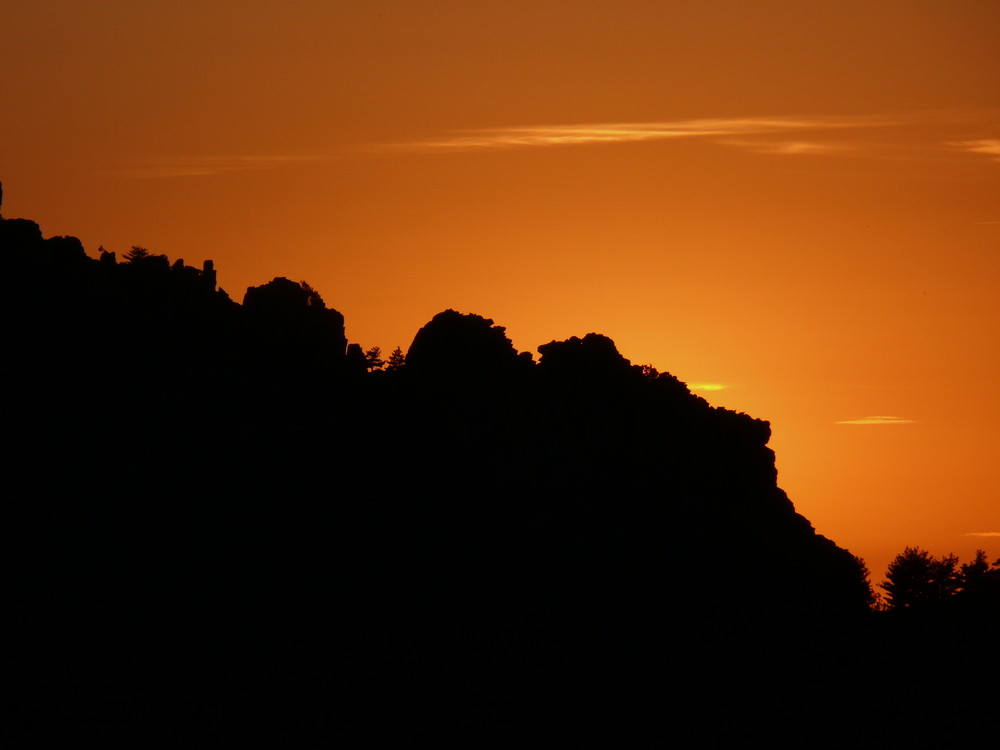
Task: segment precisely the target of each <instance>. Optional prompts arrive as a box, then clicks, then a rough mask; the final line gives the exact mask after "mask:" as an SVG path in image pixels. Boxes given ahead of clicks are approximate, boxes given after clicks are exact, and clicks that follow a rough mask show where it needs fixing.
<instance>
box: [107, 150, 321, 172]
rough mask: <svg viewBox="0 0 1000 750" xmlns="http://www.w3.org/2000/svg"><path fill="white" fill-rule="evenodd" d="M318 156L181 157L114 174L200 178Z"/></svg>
mask: <svg viewBox="0 0 1000 750" xmlns="http://www.w3.org/2000/svg"><path fill="white" fill-rule="evenodd" d="M323 158H324V157H320V156H295V155H287V154H285V155H273V156H246V155H244V156H182V157H175V158H169V159H161V160H158V161H155V162H151V163H149V164H145V165H142V166H138V167H131V168H127V169H121V170H118V171H117V172H116V173H117V174H119V175H121V176H123V177H135V178H157V177H204V176H207V175H218V174H226V173H229V172H248V171H260V170H266V169H277V168H279V167H284V166H289V165H292V164H303V163H307V162H314V161H321V160H322V159H323Z"/></svg>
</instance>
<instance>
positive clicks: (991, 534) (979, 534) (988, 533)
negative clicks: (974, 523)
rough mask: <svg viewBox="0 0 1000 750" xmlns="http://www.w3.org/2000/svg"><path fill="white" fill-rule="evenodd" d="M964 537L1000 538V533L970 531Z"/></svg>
mask: <svg viewBox="0 0 1000 750" xmlns="http://www.w3.org/2000/svg"><path fill="white" fill-rule="evenodd" d="M962 536H1000V531H970V532H969V533H968V534H962Z"/></svg>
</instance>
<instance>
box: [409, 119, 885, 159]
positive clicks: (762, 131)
mask: <svg viewBox="0 0 1000 750" xmlns="http://www.w3.org/2000/svg"><path fill="white" fill-rule="evenodd" d="M890 124H892V121H890V120H888V119H887V118H883V117H733V118H718V119H703V120H678V121H673V122H640V123H592V124H579V125H536V126H527V127H510V128H486V129H482V130H474V131H470V132H466V133H463V134H456V135H454V136H451V137H447V138H441V139H439V140H431V141H418V142H414V143H403V144H397V145H396V146H392V147H390V148H395V149H401V150H405V151H426V152H447V151H473V150H478V149H509V148H529V147H539V146H567V145H583V144H598V143H631V142H640V141H656V140H670V139H676V138H713V137H720V136H732V135H768V134H775V133H788V132H797V131H812V130H830V129H842V128H861V127H876V126H882V125H890ZM783 145H784V149H783V150H779V151H776V153H793V152H794V149H795V148H796V147H798V148H799V149H800V150H799V151H798V152H799V153H804V152H805V151H804V150H803V149H808V148H810V147H812V148H816V145H814V144H807V143H804V142H786V143H785V144H783ZM779 148H781V146H779ZM788 149H791V150H788Z"/></svg>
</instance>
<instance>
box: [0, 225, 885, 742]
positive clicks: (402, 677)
mask: <svg viewBox="0 0 1000 750" xmlns="http://www.w3.org/2000/svg"><path fill="white" fill-rule="evenodd" d="M0 264H2V267H3V274H4V275H3V278H4V288H5V293H4V294H3V295H2V300H0V308H2V309H0V315H2V320H3V321H4V324H3V325H4V328H3V337H4V342H5V344H4V347H5V354H6V357H5V360H6V363H7V364H6V365H5V377H6V380H7V386H6V389H5V399H4V405H3V409H4V423H5V426H6V428H7V432H8V434H9V435H10V436H11V445H10V447H9V448H8V449H7V451H6V463H7V467H6V472H5V474H6V477H7V487H8V493H7V495H8V500H7V503H6V505H7V507H8V516H9V523H7V524H5V533H6V534H7V535H8V537H9V538H8V542H7V544H6V545H5V549H6V550H7V551H8V553H9V557H8V559H9V562H8V564H7V565H5V566H4V577H5V581H6V583H5V590H6V592H7V602H8V606H9V607H10V609H9V611H10V612H12V613H13V618H12V625H13V635H12V636H11V637H12V640H11V643H12V644H14V646H13V647H12V648H10V649H8V651H7V653H6V654H5V655H4V664H3V667H4V671H5V673H6V674H7V675H8V676H9V678H8V680H7V686H8V690H9V700H8V701H7V702H6V706H7V708H6V711H7V716H6V718H5V721H4V726H5V727H6V729H5V730H4V731H6V732H8V733H9V734H10V735H11V737H15V738H18V739H19V741H20V740H21V739H22V738H31V741H35V742H38V743H39V744H44V743H45V742H55V743H57V744H58V743H60V742H65V741H67V740H68V738H79V737H81V736H85V735H93V736H97V737H101V738H103V739H104V740H105V741H106V742H118V741H121V742H125V741H132V742H134V743H136V744H140V745H148V744H150V742H153V743H154V744H156V743H160V742H162V743H163V744H166V745H174V746H177V747H201V746H205V747H209V746H211V747H214V746H230V745H232V744H235V743H238V742H242V741H247V740H248V739H250V738H252V739H261V738H265V737H266V738H268V740H269V741H272V742H275V743H279V742H280V743H290V744H289V746H311V745H312V744H320V745H324V746H325V744H326V743H328V742H329V741H332V739H333V738H336V737H338V736H343V735H344V734H345V733H348V732H354V731H359V730H364V731H365V732H367V733H368V734H369V736H371V737H381V736H383V735H384V736H385V737H387V738H388V737H392V738H395V739H397V740H404V741H408V740H412V741H415V740H416V739H418V738H424V739H429V740H432V739H435V738H437V739H438V740H440V739H441V738H457V737H465V738H466V739H467V740H468V741H470V742H476V741H477V740H483V739H486V738H489V739H493V738H496V739H502V738H507V739H508V740H511V741H513V738H516V737H518V736H520V735H522V734H523V733H524V732H526V731H528V728H529V727H532V728H533V731H536V732H541V733H544V734H548V735H549V736H550V738H558V736H560V735H561V736H562V737H563V738H566V737H567V736H568V735H572V734H575V733H577V732H579V733H581V734H583V735H589V734H592V733H597V732H609V733H611V734H612V735H617V734H619V733H621V732H623V731H625V730H624V729H623V722H624V723H625V724H627V726H628V727H630V728H631V729H630V731H638V729H639V728H640V727H643V726H645V725H647V724H649V725H651V726H652V725H656V726H659V727H660V729H661V731H662V730H663V727H664V726H665V724H670V725H671V726H673V727H674V728H675V731H676V732H677V733H682V732H683V731H688V730H689V729H691V728H692V727H694V726H695V725H698V726H700V727H701V728H700V729H699V731H700V732H701V733H702V737H703V738H704V739H706V742H708V743H709V744H711V743H712V742H715V741H718V742H720V743H723V744H728V743H729V742H731V741H735V740H736V739H738V738H739V737H740V736H742V734H741V733H742V732H744V729H745V727H746V726H747V725H746V724H745V722H751V725H752V726H754V727H756V730H754V731H755V734H756V735H759V736H760V737H762V738H765V739H769V740H771V741H773V742H777V743H779V744H780V743H782V742H784V741H785V740H788V738H789V737H791V736H798V735H796V732H803V731H811V730H810V729H809V727H811V726H812V722H815V721H818V720H819V718H818V717H819V713H817V712H818V711H819V709H818V708H817V706H819V705H825V704H826V703H828V702H829V701H832V700H834V698H837V699H838V700H839V699H840V691H841V690H842V689H843V688H844V687H845V686H846V684H847V683H848V682H849V681H850V680H852V679H854V678H853V676H852V672H851V670H852V669H854V668H858V667H860V661H861V658H860V656H859V655H858V654H857V653H856V652H855V653H852V648H853V647H854V646H855V645H857V643H858V640H857V639H858V638H860V634H861V633H862V632H863V629H864V628H865V627H867V625H865V623H866V622H867V618H866V615H867V611H868V597H869V595H870V590H869V587H868V584H867V581H866V573H865V572H864V571H863V570H862V568H861V566H860V565H859V564H858V561H857V560H856V559H855V558H854V557H853V556H852V555H851V554H850V553H849V552H847V551H846V550H844V549H842V548H840V547H838V546H837V545H836V544H834V543H833V542H831V541H830V540H828V539H826V538H824V537H822V536H819V535H817V534H816V533H815V532H814V531H813V529H812V527H811V526H810V524H809V522H808V521H807V520H806V519H805V518H803V517H802V516H801V515H798V514H797V513H796V512H795V509H794V507H793V505H792V503H791V502H790V501H789V499H788V498H787V497H786V495H785V494H784V492H782V490H781V489H779V488H778V486H777V484H776V472H775V468H774V455H773V453H772V452H771V450H770V449H769V448H768V447H767V442H768V439H769V436H770V428H769V425H768V424H767V423H766V422H763V421H761V420H758V419H754V418H752V417H749V416H747V415H745V414H737V413H734V412H731V411H727V410H724V409H717V408H713V407H711V406H710V405H709V404H708V403H707V402H705V401H704V400H703V399H701V398H699V397H697V396H695V395H693V394H692V393H691V392H690V391H689V390H688V389H687V387H686V386H685V385H684V384H683V383H681V382H680V381H678V380H677V379H676V378H674V377H673V376H671V375H669V374H667V373H656V372H655V371H652V370H651V369H650V368H641V367H637V366H633V365H631V364H630V363H629V362H628V361H627V360H625V359H624V358H623V357H622V356H621V355H620V354H619V353H618V351H617V350H616V348H615V345H614V343H613V342H612V341H611V340H610V339H608V338H606V337H604V336H600V335H597V334H593V333H591V334H587V335H586V336H584V337H583V338H571V339H569V340H567V341H562V342H555V341H553V342H551V343H548V344H545V345H543V346H540V347H539V350H538V351H539V353H540V358H539V360H538V362H537V363H536V362H535V361H534V359H533V357H532V356H531V355H529V354H526V353H518V352H517V351H516V350H515V349H514V347H513V345H512V344H511V342H510V341H509V339H507V337H506V335H505V332H504V329H503V328H502V327H499V326H496V325H494V324H493V321H491V320H489V319H485V318H482V317H479V316H477V315H466V314H460V313H457V312H455V311H452V310H448V311H445V312H442V313H441V314H439V315H437V316H435V317H434V319H433V320H431V321H430V322H429V323H428V324H427V325H426V326H424V327H423V328H422V329H421V330H420V331H418V332H417V334H416V336H415V338H414V341H413V344H412V346H411V347H410V349H409V352H408V356H407V359H406V363H405V365H403V366H402V367H399V368H396V369H394V370H392V371H379V370H376V371H374V372H366V369H365V367H364V366H363V363H361V364H358V363H357V361H356V360H355V359H352V358H351V357H349V356H348V350H349V347H348V344H347V339H346V337H345V334H344V319H343V316H341V315H340V313H338V312H336V311H335V310H333V309H330V308H328V307H327V306H326V304H325V302H324V301H323V299H322V298H321V297H320V295H319V294H318V293H316V292H315V291H314V290H313V289H311V288H310V287H309V286H308V285H307V284H305V283H304V282H303V283H296V282H293V281H289V280H288V279H283V278H278V279H275V280H273V281H271V282H270V283H268V284H265V285H262V286H260V287H252V288H251V289H249V290H248V291H247V293H246V296H245V298H244V301H243V304H242V305H240V304H237V303H235V302H233V301H232V300H231V299H230V298H229V297H228V295H226V294H225V293H224V292H222V291H221V290H219V289H217V288H216V282H215V274H214V269H213V268H212V266H211V264H206V265H205V267H203V268H201V269H196V268H192V267H189V266H186V265H185V264H184V263H183V262H182V261H176V262H173V263H171V262H170V261H169V260H168V259H167V258H166V257H165V256H162V255H156V254H151V253H148V252H146V251H144V250H142V249H141V248H133V250H132V251H131V252H130V253H128V254H127V257H126V258H122V259H119V258H116V257H115V256H114V255H113V254H110V253H105V254H103V255H102V256H101V258H100V259H93V258H90V257H88V256H87V255H86V253H85V252H84V250H83V248H82V247H81V246H80V243H79V242H78V241H77V240H75V239H73V238H63V237H56V238H51V239H43V237H42V234H41V232H40V231H39V229H38V227H37V225H35V224H33V223H32V222H28V221H24V220H4V221H0ZM667 684H673V685H675V686H681V687H680V690H681V693H680V694H678V693H677V692H672V691H668V690H666V686H667ZM668 695H669V696H672V697H669V699H668V697H667V696H668ZM807 695H808V696H812V697H814V698H816V700H818V701H819V703H818V704H817V703H814V702H810V701H811V698H810V699H809V700H807V699H806V698H805V697H804V696H807ZM718 710H724V711H728V712H734V714H733V716H734V717H736V718H737V719H738V721H737V722H735V723H733V722H723V723H721V724H719V723H715V724H712V725H710V726H701V723H702V722H703V721H705V720H707V718H708V717H709V716H710V715H712V714H713V713H714V712H716V711H718ZM768 712H770V713H768ZM764 716H771V717H772V719H773V721H772V720H768V721H764V720H763V718H762V717H764ZM828 718H829V717H826V718H825V719H824V720H826V719H828ZM740 722H744V723H740ZM867 726H868V725H867V723H866V722H865V721H862V720H860V719H858V720H856V721H855V722H854V723H851V722H847V723H846V724H844V723H843V722H841V725H840V729H836V730H833V735H831V736H834V737H840V738H841V739H844V738H846V737H847V736H849V735H851V733H854V732H858V731H862V728H865V727H867ZM786 735H788V736H786ZM539 736H541V735H539ZM676 736H680V734H677V735H676ZM151 738H153V739H151ZM154 740H155V741H154ZM789 742H790V740H789ZM807 744H808V743H807ZM814 746H815V745H814Z"/></svg>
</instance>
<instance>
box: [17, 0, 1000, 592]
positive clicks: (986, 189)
mask: <svg viewBox="0 0 1000 750" xmlns="http://www.w3.org/2000/svg"><path fill="white" fill-rule="evenodd" d="M0 49H2V50H3V66H4V69H3V75H0V102H2V110H0V111H2V116H0V180H2V181H3V187H4V203H3V208H2V210H3V214H4V216H5V217H7V218H13V217H25V218H31V219H34V220H36V221H38V222H39V223H40V225H41V227H42V231H43V233H44V234H45V235H46V236H51V235H60V234H71V235H75V236H77V237H79V238H80V239H81V240H82V241H83V243H84V246H85V247H86V249H87V250H88V252H90V253H91V254H92V255H96V252H97V248H98V247H99V246H102V245H103V246H104V247H105V248H106V249H108V250H115V251H117V252H118V253H119V255H121V254H122V253H123V252H124V251H126V250H128V249H129V248H130V247H131V246H132V245H141V246H143V247H146V248H148V249H149V250H150V251H153V252H159V253H166V254H167V255H169V256H170V258H171V259H176V258H183V259H184V260H185V261H186V262H187V263H188V264H191V265H200V264H201V263H202V261H203V260H204V259H206V258H211V259H213V260H214V261H215V264H216V267H217V268H218V270H219V283H220V285H221V286H222V287H223V288H225V289H226V290H227V291H228V292H229V294H230V295H231V296H232V297H233V298H234V299H235V300H237V301H241V300H242V298H243V293H244V291H245V289H246V287H247V286H248V285H258V284H262V283H264V282H267V281H269V280H270V279H272V278H273V277H275V276H286V277H289V278H292V279H294V280H306V281H308V282H309V283H310V284H311V285H312V286H313V287H315V288H316V289H317V290H318V291H319V292H320V293H321V294H322V295H323V298H324V299H325V301H326V302H327V304H328V305H329V306H331V307H334V308H336V309H338V310H340V311H341V312H342V313H344V315H345V316H346V319H347V335H348V338H349V339H350V340H351V341H354V342H358V343H360V344H362V345H363V346H364V347H365V348H368V347H370V346H372V345H376V344H377V345H380V346H381V347H382V349H383V351H386V352H387V351H389V350H391V349H392V348H393V347H395V346H396V345H401V346H402V347H403V349H404V350H405V349H406V347H407V346H408V345H409V343H410V341H411V340H412V338H413V335H414V334H415V333H416V331H417V329H418V328H419V327H420V326H422V325H423V324H424V323H426V322H427V321H428V320H429V319H430V318H431V317H432V316H433V315H434V314H435V313H438V312H440V311H442V310H444V309H446V308H454V309H456V310H459V311H461V312H474V313H478V314H481V315H484V316H486V317H490V318H493V319H494V320H495V321H496V322H497V323H498V324H500V325H504V326H506V327H507V333H508V335H509V336H510V337H511V339H512V340H513V341H514V344H515V345H516V346H517V347H518V348H519V349H520V350H528V351H532V352H534V351H535V350H536V348H537V347H538V346H539V345H540V344H544V343H547V342H548V341H551V340H553V339H564V338H567V337H569V336H574V335H577V336H582V335H584V334H586V333H588V332H590V331H596V332H599V333H603V334H606V335H608V336H610V337H611V338H613V339H614V340H615V342H616V343H617V344H618V347H619V350H620V351H621V352H622V353H623V354H624V355H625V356H626V357H628V358H629V359H631V360H632V361H633V362H634V363H636V364H639V363H651V364H652V365H654V366H655V367H657V368H658V369H660V370H666V371H669V372H671V373H673V374H675V375H676V376H678V377H679V378H681V379H682V380H684V381H685V382H687V383H688V384H690V385H691V387H692V388H695V389H698V391H697V392H699V393H701V394H702V395H704V396H705V397H706V398H707V399H708V400H709V401H710V402H711V403H713V404H717V405H721V406H727V407H730V408H733V409H737V410H740V411H746V412H748V413H749V414H752V415H753V416H756V417H760V418H762V419H767V420H769V421H770V422H771V425H772V429H773V433H774V434H773V438H772V441H771V447H772V448H774V450H775V451H776V452H777V462H778V470H779V477H778V479H779V484H780V485H781V487H782V488H784V489H785V490H786V491H787V492H788V494H789V496H790V497H791V499H792V500H793V502H794V503H795V506H796V508H797V509H798V510H799V512H801V513H802V514H804V515H805V516H806V517H807V518H809V520H810V521H812V523H813V525H814V526H815V527H816V529H817V531H819V532H820V533H822V534H825V535H827V536H829V537H830V538H832V539H833V540H835V541H836V542H837V543H839V544H841V545H842V546H845V547H847V548H848V549H850V550H851V551H852V552H853V553H854V554H857V555H860V556H862V557H864V558H865V559H866V561H867V562H868V564H869V567H870V568H871V569H872V573H873V577H874V578H875V579H876V580H879V579H881V577H882V576H883V574H884V571H885V566H886V565H887V564H888V562H889V560H890V559H891V558H892V557H893V556H894V555H895V554H896V553H897V552H900V551H902V549H903V547H904V546H906V545H919V546H922V547H925V548H926V549H928V550H930V551H931V552H932V553H934V554H936V555H941V554H944V553H947V552H955V553H957V554H958V555H959V556H960V557H961V558H962V560H963V561H967V560H968V559H969V558H971V556H972V554H973V552H974V550H975V549H976V548H977V547H978V548H983V549H985V550H986V551H987V552H988V554H989V555H990V559H991V560H992V559H996V558H997V557H1000V471H998V469H1000V461H998V448H1000V438H998V431H1000V395H998V386H1000V382H998V381H1000V378H998V374H1000V346H998V344H1000V2H997V1H996V0H950V1H948V2H946V1H945V0H940V1H937V0H863V1H856V0H840V1H839V2H836V3H832V2H831V3H819V2H809V1H807V0H669V1H668V0H615V1H614V2H611V1H610V0H607V1H604V0H602V1H598V0H560V1H557V0H530V1H528V0H525V1H523V2H522V1H521V0H504V1H503V2H499V1H498V0H475V1H474V2H473V1H470V0H463V1H459V0H420V2H417V1H416V0H340V1H336V2H334V1H332V0H331V1H329V2H325V1H322V0H282V1H281V2H277V1H275V0H198V1H197V2H195V1H194V0H169V2H168V1H166V0H142V1H141V2H136V0H5V2H4V3H3V5H2V7H0ZM536 356H537V355H536ZM706 553H707V554H708V553H711V554H717V553H718V550H706Z"/></svg>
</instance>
